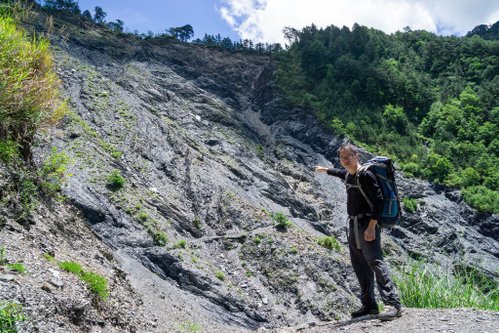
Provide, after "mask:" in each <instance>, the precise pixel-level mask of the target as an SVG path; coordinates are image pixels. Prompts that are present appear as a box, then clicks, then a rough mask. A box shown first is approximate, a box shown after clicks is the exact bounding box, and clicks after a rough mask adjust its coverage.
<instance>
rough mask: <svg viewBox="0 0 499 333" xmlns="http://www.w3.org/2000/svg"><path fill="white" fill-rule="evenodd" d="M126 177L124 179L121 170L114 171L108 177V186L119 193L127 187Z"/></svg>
mask: <svg viewBox="0 0 499 333" xmlns="http://www.w3.org/2000/svg"><path fill="white" fill-rule="evenodd" d="M125 181H126V180H125V177H123V176H122V175H121V173H120V171H119V170H116V169H115V170H113V171H111V173H110V174H109V176H108V177H107V186H108V187H109V188H110V189H111V190H112V191H118V190H119V189H121V188H122V187H123V186H124V185H125Z"/></svg>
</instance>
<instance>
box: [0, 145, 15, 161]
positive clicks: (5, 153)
mask: <svg viewBox="0 0 499 333" xmlns="http://www.w3.org/2000/svg"><path fill="white" fill-rule="evenodd" d="M18 155H19V145H18V144H17V143H16V142H14V141H11V140H0V161H2V162H5V163H10V162H11V161H12V160H13V159H14V158H15V157H17V156H18Z"/></svg>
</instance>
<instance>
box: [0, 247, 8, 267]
mask: <svg viewBox="0 0 499 333" xmlns="http://www.w3.org/2000/svg"><path fill="white" fill-rule="evenodd" d="M6 263H7V251H6V250H5V246H1V247H0V265H5V264H6Z"/></svg>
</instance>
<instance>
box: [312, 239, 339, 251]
mask: <svg viewBox="0 0 499 333" xmlns="http://www.w3.org/2000/svg"><path fill="white" fill-rule="evenodd" d="M317 243H318V244H319V245H321V246H324V247H325V248H326V249H329V250H335V251H336V252H340V251H341V245H340V242H338V240H337V239H336V238H335V237H334V236H324V237H320V238H318V239H317Z"/></svg>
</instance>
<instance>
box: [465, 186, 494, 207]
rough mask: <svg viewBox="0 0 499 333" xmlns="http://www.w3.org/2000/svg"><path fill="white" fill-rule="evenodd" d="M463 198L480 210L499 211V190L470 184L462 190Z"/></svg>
mask: <svg viewBox="0 0 499 333" xmlns="http://www.w3.org/2000/svg"><path fill="white" fill-rule="evenodd" d="M463 197H464V200H465V201H466V202H467V203H468V204H469V205H470V206H472V207H473V208H476V209H477V210H479V211H481V212H490V213H499V191H494V190H491V189H488V188H487V187H485V186H482V185H480V186H472V187H468V188H466V189H464V190H463Z"/></svg>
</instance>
